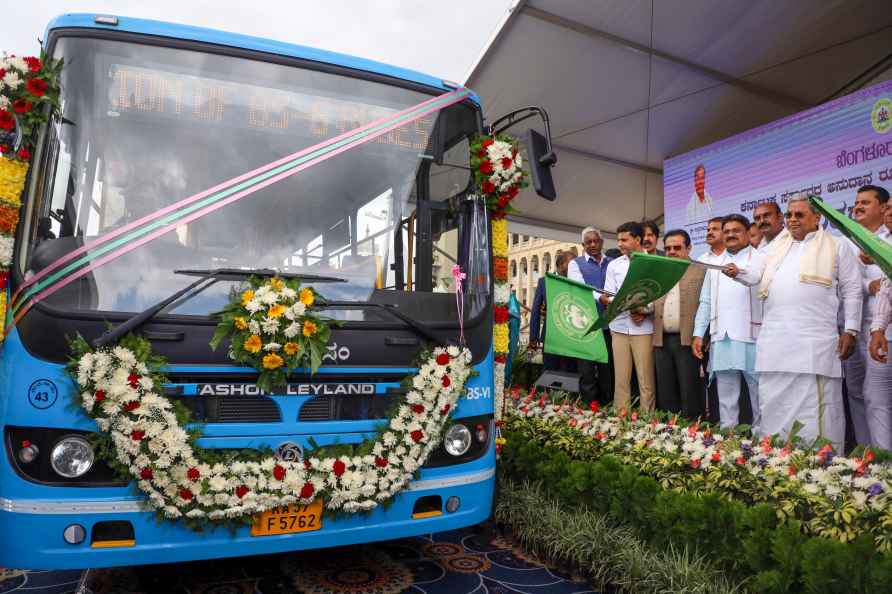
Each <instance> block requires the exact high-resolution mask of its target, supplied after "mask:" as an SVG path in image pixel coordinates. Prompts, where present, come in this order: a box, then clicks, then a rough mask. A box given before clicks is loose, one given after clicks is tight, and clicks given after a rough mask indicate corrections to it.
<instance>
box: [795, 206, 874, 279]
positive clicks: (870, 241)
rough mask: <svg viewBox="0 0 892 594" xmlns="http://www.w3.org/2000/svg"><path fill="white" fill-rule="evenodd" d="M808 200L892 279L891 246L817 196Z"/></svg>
mask: <svg viewBox="0 0 892 594" xmlns="http://www.w3.org/2000/svg"><path fill="white" fill-rule="evenodd" d="M808 199H809V201H810V202H811V203H812V204H813V205H814V207H815V208H817V209H818V211H820V213H821V214H822V215H824V216H825V217H827V220H828V221H830V224H831V225H833V226H834V227H836V228H837V229H838V230H839V232H840V233H842V234H843V235H845V236H846V237H848V238H849V239H851V240H852V241H854V242H855V243H856V244H857V245H858V247H859V248H861V251H863V252H864V253H865V254H867V255H868V256H870V257H871V258H872V259H873V261H874V262H876V265H877V266H879V267H880V270H882V271H883V272H884V273H885V274H886V276H888V277H889V278H892V245H889V244H888V243H886V242H885V241H883V240H882V239H880V238H879V237H877V236H876V235H874V234H873V233H871V232H870V231H868V230H867V229H865V228H864V227H863V226H861V224H860V223H858V222H856V221H853V220H852V219H850V218H849V217H847V216H846V215H844V214H842V213H841V212H839V211H838V210H836V209H835V208H831V207H830V206H827V203H825V202H824V201H823V200H821V199H820V198H818V197H817V196H809V197H808Z"/></svg>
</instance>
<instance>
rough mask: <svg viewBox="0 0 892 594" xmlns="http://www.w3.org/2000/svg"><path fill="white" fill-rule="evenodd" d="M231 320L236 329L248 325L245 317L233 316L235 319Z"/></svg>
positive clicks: (242, 328) (241, 328)
mask: <svg viewBox="0 0 892 594" xmlns="http://www.w3.org/2000/svg"><path fill="white" fill-rule="evenodd" d="M233 322H234V323H235V327H236V328H237V329H238V330H244V329H245V328H247V327H248V322H246V321H245V318H241V317H239V318H235V320H233Z"/></svg>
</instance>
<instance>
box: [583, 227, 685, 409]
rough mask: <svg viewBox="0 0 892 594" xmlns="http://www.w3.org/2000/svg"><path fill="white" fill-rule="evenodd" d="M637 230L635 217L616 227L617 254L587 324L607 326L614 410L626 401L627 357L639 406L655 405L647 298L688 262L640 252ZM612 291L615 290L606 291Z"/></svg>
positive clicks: (669, 285) (664, 288)
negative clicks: (597, 313)
mask: <svg viewBox="0 0 892 594" xmlns="http://www.w3.org/2000/svg"><path fill="white" fill-rule="evenodd" d="M643 236H644V230H643V228H642V226H641V225H640V224H639V223H635V222H629V223H624V224H622V225H620V226H619V228H618V229H617V246H618V247H619V249H620V251H621V252H622V253H623V255H622V256H621V257H619V258H617V259H616V260H613V261H612V262H610V264H608V265H607V274H606V279H605V281H604V289H605V293H602V294H601V296H600V298H599V299H600V301H601V304H602V305H604V306H605V307H606V309H605V312H604V314H602V315H601V317H600V318H599V319H598V320H597V321H596V322H595V323H594V324H592V326H591V330H600V329H601V328H603V327H604V326H605V325H609V327H610V334H611V337H612V343H613V344H612V346H613V363H614V372H615V377H614V381H615V386H616V388H615V391H614V407H615V408H616V409H617V410H622V409H626V410H628V409H629V408H630V407H631V404H632V396H631V379H632V365H633V362H634V366H635V371H636V373H637V375H638V387H639V388H640V389H641V402H640V408H641V409H642V410H645V411H652V410H654V408H655V406H656V395H655V394H654V364H653V319H652V317H651V314H652V312H653V306H652V305H651V303H652V302H653V301H654V300H655V299H657V298H659V297H661V296H663V295H665V294H666V293H668V292H669V290H670V289H672V287H673V286H675V284H676V283H677V282H678V279H679V278H681V276H682V274H684V271H685V269H687V266H688V262H685V261H683V260H676V259H675V258H666V257H663V256H650V255H647V254H643V253H642V247H641V240H642V238H643ZM633 258H635V260H633ZM638 258H645V260H642V261H641V262H640V263H639V262H636V260H637V259H638ZM670 264H671V265H670ZM669 271H671V272H669ZM676 271H677V274H675V272H676ZM667 272H668V274H667ZM613 294H615V296H611V295H613Z"/></svg>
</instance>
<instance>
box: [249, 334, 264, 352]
mask: <svg viewBox="0 0 892 594" xmlns="http://www.w3.org/2000/svg"><path fill="white" fill-rule="evenodd" d="M262 348H263V342H262V341H261V340H260V337H259V336H257V335H256V334H252V335H251V336H249V337H248V340H246V341H245V350H246V351H248V352H249V353H259V352H260V349H262Z"/></svg>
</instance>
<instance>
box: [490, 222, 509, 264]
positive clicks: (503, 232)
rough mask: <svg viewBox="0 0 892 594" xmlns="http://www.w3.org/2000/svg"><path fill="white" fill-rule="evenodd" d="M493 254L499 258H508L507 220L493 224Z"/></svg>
mask: <svg viewBox="0 0 892 594" xmlns="http://www.w3.org/2000/svg"><path fill="white" fill-rule="evenodd" d="M492 253H493V256H495V257H498V258H507V257H508V221H507V220H506V219H498V220H495V221H493V222H492Z"/></svg>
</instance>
